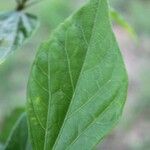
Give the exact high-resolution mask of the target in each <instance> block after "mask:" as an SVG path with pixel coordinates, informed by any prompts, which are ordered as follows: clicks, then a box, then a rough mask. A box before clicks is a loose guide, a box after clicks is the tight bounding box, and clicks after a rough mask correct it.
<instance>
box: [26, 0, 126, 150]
mask: <svg viewBox="0 0 150 150" xmlns="http://www.w3.org/2000/svg"><path fill="white" fill-rule="evenodd" d="M127 85H128V81H127V74H126V70H125V66H124V63H123V60H122V56H121V54H120V50H119V48H118V44H117V42H116V39H115V36H114V34H113V31H112V28H111V24H110V20H109V9H108V4H107V0H90V2H89V3H87V4H86V5H85V6H83V7H82V8H81V9H80V10H78V11H77V12H76V13H75V14H73V15H72V16H70V17H69V18H68V19H67V20H66V21H65V22H64V23H62V24H61V25H60V26H59V27H58V28H57V29H56V30H55V32H53V34H52V35H51V37H50V39H49V40H48V41H47V42H45V43H44V44H42V46H41V47H40V48H39V50H38V53H37V56H36V59H35V62H34V64H33V67H32V71H31V75H30V79H29V83H28V94H27V95H28V106H27V110H28V120H29V126H30V134H31V140H32V146H33V149H34V150H91V149H93V148H94V147H95V145H96V144H97V143H99V141H100V140H101V139H102V138H103V137H104V136H105V135H107V134H108V133H109V132H110V131H111V129H112V128H113V127H114V125H115V124H116V123H117V122H118V120H119V118H120V116H121V114H122V111H123V107H124V103H125V99H126V95H127Z"/></svg>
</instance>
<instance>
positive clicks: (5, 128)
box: [0, 108, 24, 143]
mask: <svg viewBox="0 0 150 150" xmlns="http://www.w3.org/2000/svg"><path fill="white" fill-rule="evenodd" d="M23 111H24V109H23V108H16V109H15V110H13V111H12V112H11V114H10V115H9V116H8V117H6V118H5V120H4V122H3V125H2V129H1V130H2V132H1V133H0V142H2V143H5V142H6V139H7V138H8V135H9V133H10V132H11V129H12V127H13V125H14V124H15V122H16V121H17V119H18V118H19V116H20V115H21V114H22V112H23Z"/></svg>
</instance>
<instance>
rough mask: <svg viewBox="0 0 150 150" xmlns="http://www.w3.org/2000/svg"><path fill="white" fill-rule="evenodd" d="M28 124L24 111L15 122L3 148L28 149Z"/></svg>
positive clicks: (10, 149)
mask: <svg viewBox="0 0 150 150" xmlns="http://www.w3.org/2000/svg"><path fill="white" fill-rule="evenodd" d="M28 146H29V142H28V126H27V119H26V114H25V113H24V114H23V115H22V116H21V117H20V118H19V120H18V121H17V123H16V124H15V126H14V128H13V130H12V132H11V134H10V136H9V138H8V140H7V142H6V145H5V148H4V150H29V149H27V147H28Z"/></svg>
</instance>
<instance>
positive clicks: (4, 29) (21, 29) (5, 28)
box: [0, 12, 38, 64]
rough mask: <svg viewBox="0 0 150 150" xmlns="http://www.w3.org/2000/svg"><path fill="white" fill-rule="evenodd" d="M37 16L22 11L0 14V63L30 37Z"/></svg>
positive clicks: (34, 27) (35, 24)
mask: <svg viewBox="0 0 150 150" xmlns="http://www.w3.org/2000/svg"><path fill="white" fill-rule="evenodd" d="M37 24H38V23H37V18H36V17H35V16H33V15H31V14H27V13H23V12H9V13H2V14H0V64H1V63H3V62H4V61H5V60H6V58H7V57H8V56H9V55H10V54H11V53H12V52H13V51H15V50H17V49H18V48H20V47H21V46H22V44H23V43H24V42H25V41H26V39H27V38H28V37H30V36H31V35H32V33H33V31H34V30H35V29H36V26H37Z"/></svg>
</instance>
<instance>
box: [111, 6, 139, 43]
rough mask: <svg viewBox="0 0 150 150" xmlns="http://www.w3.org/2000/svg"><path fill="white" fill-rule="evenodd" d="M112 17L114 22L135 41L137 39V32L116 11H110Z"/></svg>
mask: <svg viewBox="0 0 150 150" xmlns="http://www.w3.org/2000/svg"><path fill="white" fill-rule="evenodd" d="M110 16H111V18H112V20H113V21H114V22H116V23H117V24H118V25H120V26H121V27H123V28H124V29H125V30H126V31H127V32H128V33H129V34H130V36H131V37H132V38H133V39H135V40H136V39H137V35H136V32H135V31H134V29H133V28H132V27H131V25H130V24H129V23H128V22H127V21H126V20H125V19H124V18H123V16H121V15H120V13H118V12H117V11H116V10H114V9H112V8H111V9H110Z"/></svg>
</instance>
